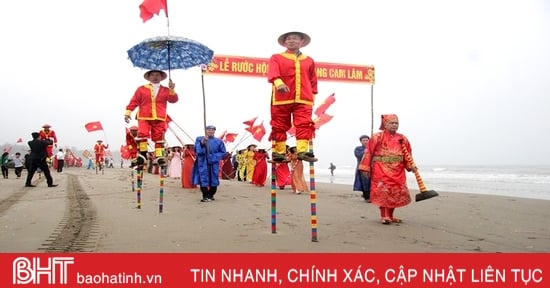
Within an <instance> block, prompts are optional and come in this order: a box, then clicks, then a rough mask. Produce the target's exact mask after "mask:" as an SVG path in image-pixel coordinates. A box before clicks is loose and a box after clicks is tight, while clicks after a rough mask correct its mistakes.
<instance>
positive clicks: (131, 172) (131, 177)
mask: <svg viewBox="0 0 550 288" xmlns="http://www.w3.org/2000/svg"><path fill="white" fill-rule="evenodd" d="M130 181H131V182H132V192H135V191H136V185H135V182H134V169H132V168H130Z"/></svg>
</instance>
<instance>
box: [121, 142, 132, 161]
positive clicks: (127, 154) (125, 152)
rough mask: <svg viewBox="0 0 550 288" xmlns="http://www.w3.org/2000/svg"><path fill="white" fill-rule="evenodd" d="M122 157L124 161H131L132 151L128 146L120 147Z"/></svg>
mask: <svg viewBox="0 0 550 288" xmlns="http://www.w3.org/2000/svg"><path fill="white" fill-rule="evenodd" d="M120 157H121V158H122V159H126V160H128V159H130V150H129V149H128V146H127V145H120Z"/></svg>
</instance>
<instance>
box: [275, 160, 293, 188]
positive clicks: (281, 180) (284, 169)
mask: <svg viewBox="0 0 550 288" xmlns="http://www.w3.org/2000/svg"><path fill="white" fill-rule="evenodd" d="M276 165H277V167H276V168H275V171H276V172H275V174H276V177H277V187H279V188H280V187H284V186H286V185H291V184H292V181H291V178H290V168H289V167H288V163H277V164H276Z"/></svg>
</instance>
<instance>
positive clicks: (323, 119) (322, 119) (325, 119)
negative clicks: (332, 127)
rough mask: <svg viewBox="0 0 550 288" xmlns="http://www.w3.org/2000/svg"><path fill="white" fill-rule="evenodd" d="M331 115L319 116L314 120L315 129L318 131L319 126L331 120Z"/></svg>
mask: <svg viewBox="0 0 550 288" xmlns="http://www.w3.org/2000/svg"><path fill="white" fill-rule="evenodd" d="M332 117H334V116H332V115H328V114H321V115H319V117H317V118H315V119H314V120H313V123H315V128H316V129H319V128H320V127H321V126H323V125H325V124H326V123H327V122H328V121H330V120H332Z"/></svg>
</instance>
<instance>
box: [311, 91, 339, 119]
mask: <svg viewBox="0 0 550 288" xmlns="http://www.w3.org/2000/svg"><path fill="white" fill-rule="evenodd" d="M335 101H336V99H335V98H334V93H332V94H331V95H330V96H328V97H327V98H326V99H325V101H323V103H322V104H321V105H319V107H317V109H315V112H314V113H315V115H317V116H319V117H320V116H321V115H323V114H325V112H326V111H327V109H328V107H330V106H331V105H332V104H333V103H334V102H335Z"/></svg>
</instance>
